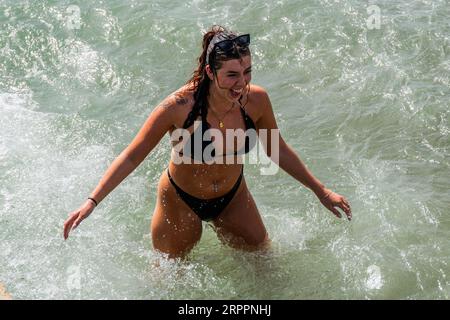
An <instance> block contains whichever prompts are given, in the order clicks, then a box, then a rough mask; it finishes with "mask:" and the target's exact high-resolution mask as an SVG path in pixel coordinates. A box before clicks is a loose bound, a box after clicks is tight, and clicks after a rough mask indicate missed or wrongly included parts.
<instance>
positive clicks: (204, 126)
mask: <svg viewBox="0 0 450 320" xmlns="http://www.w3.org/2000/svg"><path fill="white" fill-rule="evenodd" d="M240 109H241V114H242V117H243V118H244V122H245V146H244V148H242V149H241V150H238V151H235V152H234V154H233V155H243V154H246V153H248V152H250V150H251V149H253V147H254V146H255V145H256V141H257V137H256V126H255V123H254V122H253V120H252V118H250V116H249V115H248V114H247V112H246V111H245V109H244V108H243V107H242V106H241V107H240ZM210 128H211V125H210V124H209V123H208V122H207V121H204V120H202V123H201V126H198V127H197V128H196V129H195V130H194V132H192V134H191V136H190V138H189V141H187V142H186V144H185V145H184V149H183V150H184V152H183V154H184V155H185V156H189V157H191V159H193V160H200V161H201V162H203V163H204V162H205V161H210V160H212V159H213V158H214V157H215V155H216V150H215V149H212V150H211V152H207V154H206V157H204V155H205V154H204V151H205V149H206V148H207V147H208V146H209V145H210V144H211V143H212V139H211V135H210V134H208V132H207V130H208V129H210ZM200 129H201V130H202V131H201V135H200V140H202V137H203V140H202V141H201V143H202V149H201V154H199V152H200V150H195V149H194V143H192V141H194V139H195V138H194V136H195V135H197V134H200ZM251 129H253V130H251ZM205 132H206V134H205ZM197 139H198V138H197ZM180 155H181V154H180ZM209 155H210V156H211V157H209ZM227 155H228V156H229V155H230V154H224V155H223V156H227Z"/></svg>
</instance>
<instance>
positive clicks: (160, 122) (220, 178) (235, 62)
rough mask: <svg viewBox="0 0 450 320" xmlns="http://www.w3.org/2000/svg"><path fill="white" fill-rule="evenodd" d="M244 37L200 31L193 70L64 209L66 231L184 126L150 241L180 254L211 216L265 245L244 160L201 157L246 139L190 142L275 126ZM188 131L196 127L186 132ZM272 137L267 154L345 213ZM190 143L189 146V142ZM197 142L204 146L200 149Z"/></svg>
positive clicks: (231, 236) (245, 241)
mask: <svg viewBox="0 0 450 320" xmlns="http://www.w3.org/2000/svg"><path fill="white" fill-rule="evenodd" d="M249 43H250V36H249V35H240V36H237V35H236V34H234V33H232V32H229V31H227V30H226V29H224V28H222V27H217V26H215V27H213V28H212V29H211V30H210V31H209V32H207V33H206V34H205V35H204V37H203V51H202V54H201V56H200V57H199V59H198V69H197V70H196V71H195V72H194V74H193V77H192V78H191V79H190V80H189V81H188V82H187V84H186V85H184V86H183V87H181V88H180V89H178V90H177V91H175V92H174V93H173V94H171V95H169V96H168V97H167V98H166V99H164V100H163V101H162V102H161V103H160V104H159V105H158V106H157V107H156V108H155V109H154V110H153V111H152V113H151V114H150V116H149V117H148V119H147V120H146V122H145V124H144V125H143V127H142V128H141V129H140V131H139V132H138V134H137V135H136V137H135V138H134V139H133V141H132V142H131V144H130V145H129V146H128V147H127V148H126V149H125V150H124V151H123V152H122V153H121V154H120V155H119V156H118V157H117V158H116V159H115V160H114V162H113V163H112V164H111V166H110V167H109V168H108V170H107V171H106V173H105V175H104V176H103V178H102V179H101V180H100V182H99V184H98V186H97V187H96V188H95V190H94V191H93V192H92V193H91V195H90V197H89V198H88V199H87V200H86V202H85V203H84V204H83V205H82V206H81V207H80V208H79V209H78V210H75V211H74V212H72V213H71V214H70V215H69V218H68V219H67V220H66V221H65V223H64V238H65V239H67V237H68V235H69V232H70V230H72V229H75V228H76V227H77V226H78V225H79V224H80V222H81V221H83V220H84V219H85V218H87V217H88V216H89V215H90V213H91V212H92V211H93V210H94V208H95V207H96V206H97V205H98V203H100V202H101V201H102V200H103V199H104V198H105V197H106V196H107V195H108V194H109V193H110V192H111V191H112V190H113V189H114V188H115V187H116V186H117V185H118V184H119V183H120V182H121V181H122V180H123V179H125V178H126V177H127V176H128V175H129V174H130V173H131V172H132V171H133V170H134V169H136V167H137V166H138V165H139V164H140V163H141V162H142V161H143V160H144V159H145V157H146V156H147V155H148V154H149V153H150V151H151V150H152V149H153V148H154V147H155V146H156V145H157V144H158V142H159V141H160V140H161V138H162V137H163V136H164V135H165V134H166V133H167V132H169V133H170V134H173V133H175V131H177V130H179V129H181V128H184V129H186V130H187V132H188V135H187V136H184V137H183V138H182V140H181V142H182V143H183V144H182V149H181V150H182V152H172V156H171V160H170V162H169V166H168V169H167V170H164V172H163V173H162V175H161V177H160V180H159V184H158V193H157V201H156V208H155V211H154V213H153V218H152V222H151V234H152V241H153V246H154V248H155V249H157V250H158V251H160V252H163V253H166V254H168V256H169V257H171V258H173V257H181V256H184V255H186V254H187V253H188V252H189V251H190V250H191V249H192V248H193V247H194V245H195V244H196V243H197V242H198V241H199V239H200V236H201V234H202V220H206V221H211V222H212V224H213V226H214V229H215V231H216V232H217V234H218V236H219V238H220V239H221V240H222V241H223V242H225V243H227V244H228V245H231V246H233V247H235V248H240V249H245V250H258V249H262V248H265V247H266V246H267V244H268V242H269V238H268V235H267V232H266V229H265V227H264V224H263V221H262V219H261V216H260V214H259V212H258V209H257V207H256V204H255V201H254V200H253V197H252V195H251V194H250V192H249V190H248V188H247V185H246V182H245V179H244V177H243V165H242V164H239V163H236V162H237V161H233V162H232V163H229V162H224V163H220V161H216V162H214V161H210V160H211V159H206V157H205V154H208V153H206V152H204V151H205V150H206V149H209V151H211V150H212V152H210V153H209V154H212V155H213V156H214V159H219V158H221V157H222V158H223V157H225V156H230V155H231V157H232V158H235V159H236V158H238V157H241V155H242V154H243V153H247V152H248V151H249V150H250V148H251V143H249V141H250V139H249V138H248V137H247V138H246V139H245V141H236V139H235V138H234V137H233V138H232V139H233V140H232V142H231V144H230V143H228V142H227V138H228V136H225V139H224V140H223V142H224V143H222V144H220V143H219V140H218V141H217V143H216V140H215V139H214V141H213V142H211V141H210V140H211V139H206V141H200V146H199V144H198V143H195V141H197V142H198V140H195V137H196V136H200V137H202V134H205V132H212V130H208V131H206V129H208V128H211V129H216V131H215V132H216V133H217V132H219V133H222V134H224V133H225V130H226V129H243V130H249V131H251V130H256V132H257V133H258V134H260V133H261V132H262V131H261V130H270V129H277V123H276V121H275V117H274V113H273V110H272V106H271V103H270V100H269V97H268V95H267V93H266V91H265V90H264V89H263V88H261V87H259V86H256V85H253V84H252V85H250V80H251V55H250V50H249ZM199 118H200V120H199V121H197V120H198V119H199ZM199 125H200V126H199ZM198 128H200V129H198ZM194 129H195V130H194ZM253 132H255V131H253ZM191 133H194V134H192V136H191V137H189V136H190V134H191ZM198 133H201V134H200V135H197V134H198ZM172 137H173V135H172ZM186 137H187V139H185V138H186ZM214 137H216V136H214ZM278 139H279V140H278V141H279V154H278V155H277V157H274V156H273V155H272V154H271V147H270V146H268V147H265V150H266V153H267V154H268V155H269V157H271V159H276V160H274V161H276V163H277V164H278V165H279V166H280V167H281V168H282V169H283V170H285V171H286V172H287V173H288V174H290V175H291V176H292V177H294V178H295V179H297V180H298V181H299V182H301V183H302V184H304V185H305V186H306V187H308V188H310V189H311V190H312V191H313V192H314V193H315V194H316V195H317V197H318V198H319V200H320V201H321V203H322V204H323V205H324V206H325V207H326V208H327V209H329V210H330V211H331V212H332V213H333V214H335V215H336V216H337V217H339V218H340V217H341V213H340V212H339V211H338V210H337V209H336V208H335V207H339V208H341V209H342V210H343V211H344V212H345V214H346V215H347V217H348V219H349V220H350V219H351V209H350V205H349V203H348V201H347V200H346V199H345V198H344V197H342V196H340V195H339V194H337V193H334V192H332V191H331V190H329V189H327V188H325V186H324V185H323V184H322V183H321V182H320V181H319V180H318V179H316V178H315V177H314V176H313V175H312V174H311V173H310V172H309V170H308V169H307V168H306V167H305V165H304V164H303V163H302V161H301V160H300V159H299V157H298V156H297V155H296V153H295V152H294V151H293V150H292V149H291V148H290V147H289V146H288V145H287V144H286V143H285V142H284V140H283V139H282V138H281V137H278ZM171 140H172V142H173V144H174V150H175V149H177V150H178V151H179V150H180V149H179V148H177V147H178V146H180V145H179V144H178V143H177V142H180V139H171ZM238 140H239V139H238ZM239 142H241V143H239ZM242 142H243V143H242ZM189 145H190V146H191V148H189V147H187V146H189ZM224 145H225V146H224ZM235 145H237V147H236V148H234V147H235ZM230 146H231V147H230ZM199 149H200V152H202V153H200V156H199V154H198V152H197V151H198V150H199ZM180 156H181V157H182V159H184V160H186V159H188V160H189V159H191V160H192V159H193V160H195V161H179V160H180Z"/></svg>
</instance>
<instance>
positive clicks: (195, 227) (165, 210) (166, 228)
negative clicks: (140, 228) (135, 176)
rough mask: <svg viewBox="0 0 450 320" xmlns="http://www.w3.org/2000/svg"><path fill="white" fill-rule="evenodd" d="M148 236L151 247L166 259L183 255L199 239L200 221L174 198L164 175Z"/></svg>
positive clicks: (161, 179) (173, 191)
mask: <svg viewBox="0 0 450 320" xmlns="http://www.w3.org/2000/svg"><path fill="white" fill-rule="evenodd" d="M151 234H152V242H153V247H154V248H155V249H156V250H158V251H161V252H163V253H167V254H168V255H169V257H170V258H176V257H183V256H184V255H186V254H187V253H188V252H189V251H190V250H191V249H192V248H193V247H194V246H195V244H196V243H197V242H198V241H199V240H200V237H201V235H202V221H201V220H200V219H199V218H198V217H197V216H196V215H195V213H193V212H192V210H191V209H190V208H189V207H188V206H187V205H186V204H185V203H184V202H183V200H181V198H180V197H179V196H178V194H177V193H176V191H175V189H174V187H173V186H172V184H171V183H170V181H169V179H168V177H167V172H165V171H164V172H163V174H162V175H161V178H160V181H159V184H158V192H157V199H156V207H155V211H154V213H153V217H152V223H151Z"/></svg>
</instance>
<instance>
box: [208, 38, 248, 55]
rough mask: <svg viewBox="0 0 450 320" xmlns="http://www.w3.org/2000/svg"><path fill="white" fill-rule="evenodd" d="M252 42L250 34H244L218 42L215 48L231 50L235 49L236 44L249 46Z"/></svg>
mask: <svg viewBox="0 0 450 320" xmlns="http://www.w3.org/2000/svg"><path fill="white" fill-rule="evenodd" d="M249 44H250V34H243V35H240V36H238V37H236V38H233V39H226V40H222V41H219V42H217V43H216V44H215V45H214V50H216V49H217V48H219V49H220V50H221V51H223V52H229V51H231V50H233V48H234V45H236V46H237V47H241V48H247V47H248V46H249Z"/></svg>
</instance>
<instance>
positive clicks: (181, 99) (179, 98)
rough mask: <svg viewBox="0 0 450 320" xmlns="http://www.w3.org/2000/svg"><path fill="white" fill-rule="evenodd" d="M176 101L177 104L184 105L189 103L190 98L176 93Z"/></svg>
mask: <svg viewBox="0 0 450 320" xmlns="http://www.w3.org/2000/svg"><path fill="white" fill-rule="evenodd" d="M175 102H176V103H177V104H181V105H183V104H186V103H188V99H186V98H185V97H183V96H180V95H178V94H175Z"/></svg>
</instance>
